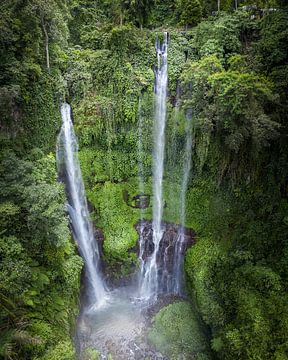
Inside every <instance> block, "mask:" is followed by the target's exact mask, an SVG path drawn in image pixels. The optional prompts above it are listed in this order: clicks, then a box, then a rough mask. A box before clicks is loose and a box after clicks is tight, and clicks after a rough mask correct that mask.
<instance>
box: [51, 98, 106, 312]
mask: <svg viewBox="0 0 288 360" xmlns="http://www.w3.org/2000/svg"><path fill="white" fill-rule="evenodd" d="M61 117H62V127H61V131H60V134H59V138H58V143H57V162H58V165H59V168H60V169H63V170H64V171H65V183H66V190H67V195H68V206H67V207H68V212H69V216H70V221H71V225H72V229H73V235H74V238H75V240H76V242H77V244H78V248H79V252H80V254H81V256H82V258H83V260H84V263H85V271H86V276H87V279H88V286H87V290H88V296H89V303H90V304H91V305H93V307H94V306H95V307H100V306H101V305H103V303H104V302H105V301H106V298H107V292H106V288H105V284H104V282H103V279H102V277H101V275H100V271H99V262H100V255H99V249H98V244H97V241H96V239H95V238H94V235H93V227H92V223H91V221H90V217H89V211H88V206H87V200H86V197H85V189H84V183H83V180H82V174H81V169H80V164H79V160H78V154H77V153H78V143H77V138H76V135H75V133H74V129H73V123H72V119H71V108H70V106H69V105H68V104H66V103H64V104H62V106H61Z"/></svg>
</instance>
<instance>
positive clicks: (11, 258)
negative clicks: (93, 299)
mask: <svg viewBox="0 0 288 360" xmlns="http://www.w3.org/2000/svg"><path fill="white" fill-rule="evenodd" d="M236 3H238V9H239V10H237V11H234V10H235V9H234V8H235V5H236ZM254 3H255V4H256V5H257V6H258V9H254V8H253V6H252V7H251V5H254ZM242 5H246V6H247V7H246V10H245V11H244V10H241V6H242ZM218 8H219V10H220V13H218V14H216V13H215V14H214V16H210V15H211V13H212V12H216V11H217V10H218ZM260 8H262V9H263V11H262V10H260ZM269 8H270V9H272V10H268V9H269ZM273 9H276V11H274V10H273ZM224 11H226V12H224ZM287 24H288V16H287V7H285V1H276V0H267V1H266V0H261V1H256V2H252V1H238V2H235V1H230V0H222V1H216V0H201V1H200V0H199V1H198V0H191V1H186V0H177V1H173V0H165V1H150V0H149V1H148V0H139V1H138V0H137V1H132V0H131V1H120V0H117V1H111V0H102V1H100V0H75V1H60V0H53V1H49V2H47V1H46V2H45V1H42V0H30V1H20V0H13V1H12V0H5V1H2V2H1V4H0V74H1V75H0V118H1V120H0V139H1V149H0V161H1V167H0V174H1V180H0V185H1V186H0V197H1V203H0V214H1V218H0V224H1V229H0V237H1V239H0V260H1V262H0V283H1V286H0V306H1V307H0V320H1V329H0V358H3V359H35V360H36V359H37V360H38V359H39V360H40V359H57V360H63V359H67V360H68V359H73V358H75V349H74V347H73V345H72V340H71V334H72V333H73V328H74V321H75V316H76V314H77V308H78V294H79V287H80V286H79V281H80V280H79V277H80V272H81V268H82V261H81V259H80V258H79V257H78V256H77V255H76V251H75V246H74V245H73V242H72V241H71V239H70V237H71V236H70V234H69V230H68V221H67V217H66V214H65V208H64V203H65V195H64V189H63V186H62V185H60V184H59V183H58V182H57V176H56V170H55V159H54V156H53V155H52V154H51V152H54V149H55V143H56V138H57V133H58V132H59V127H60V115H59V104H60V101H61V100H62V99H64V98H66V100H68V101H69V102H70V103H71V105H72V108H73V112H74V120H75V129H76V132H77V135H78V138H79V147H80V151H79V156H80V162H81V167H82V171H83V177H84V181H85V186H86V191H87V197H88V200H89V202H90V204H91V207H92V217H93V220H94V221H95V223H96V224H97V226H98V227H99V228H101V229H102V230H103V233H104V238H105V241H104V258H105V262H106V265H107V269H108V270H109V271H110V272H111V273H112V274H114V275H116V274H117V275H118V276H122V275H126V274H128V273H129V272H131V271H133V270H134V269H135V266H137V259H136V255H135V252H133V249H134V248H135V245H136V241H137V232H136V230H135V227H134V226H135V224H136V223H137V222H138V220H139V219H140V210H139V209H136V208H134V207H133V197H134V196H135V195H137V194H138V193H139V178H138V176H139V168H138V161H139V148H138V140H139V126H138V124H139V119H140V117H141V120H142V123H143V129H142V130H143V131H142V136H143V139H144V140H145V141H144V142H143V149H142V153H141V158H142V159H143V165H144V166H143V174H142V175H143V177H144V183H145V193H147V194H148V195H151V192H152V191H151V163H152V155H151V153H152V126H153V125H152V121H153V80H154V74H153V70H152V69H153V66H155V65H156V61H157V60H156V58H155V48H154V44H155V40H156V38H157V37H159V38H160V39H161V38H162V36H163V35H162V30H163V29H165V30H168V31H169V36H170V44H169V55H168V56H169V59H168V62H169V104H168V119H167V124H168V125H167V129H166V130H167V144H168V145H169V146H168V147H167V153H166V164H165V166H166V169H167V170H166V173H165V179H164V197H165V203H166V206H165V209H164V220H166V221H169V222H175V223H179V221H180V219H179V213H177V205H179V201H180V196H179V194H180V184H181V180H182V179H181V178H180V176H179V174H180V171H179V168H180V166H181V164H180V162H179V161H178V158H180V157H181V154H182V152H183V147H184V143H185V132H184V129H185V113H186V111H187V110H188V109H192V110H193V158H192V160H193V166H192V173H191V175H192V176H191V182H190V184H189V189H188V192H187V198H186V204H187V209H186V214H187V219H186V226H188V227H192V228H193V229H194V230H195V231H196V232H197V244H196V245H195V246H194V247H193V248H191V249H190V250H189V251H188V253H187V256H186V263H185V269H186V274H187V287H188V288H189V291H190V292H191V298H192V299H193V304H195V309H197V310H198V311H199V316H200V317H201V319H202V320H203V322H204V323H205V325H206V326H207V328H208V330H209V333H211V347H212V351H213V356H214V357H215V358H219V359H224V360H225V359H228V360H230V359H240V360H242V359H243V360H246V359H253V360H254V359H255V360H256V359H265V360H266V359H267V360H269V359H271V360H272V359H273V360H280V359H281V360H282V359H286V358H287V357H288V340H287V333H288V325H287V318H288V317H287V316H288V307H287V283H288V262H287V255H288V244H287V238H288V228H287V225H288V220H287V219H288V215H287V211H288V204H287V197H288V190H287V176H288V174H287V171H288V164H287V161H288V159H287V154H288V152H287V150H288V144H287V110H288V101H287V86H288V84H287V81H288V80H287V79H288V76H287V74H288V52H287V50H288V48H287V46H288V45H287ZM177 83H178V90H179V84H180V83H181V84H180V85H181V86H180V88H181V91H180V92H181V98H180V108H179V109H178V110H175V108H174V105H175V102H176V96H177ZM178 100H179V99H178ZM170 145H171V146H170ZM172 145H173V147H172ZM173 152H176V153H177V154H178V156H177V158H175V154H174V155H173ZM173 156H174V158H173ZM152 202H153V198H152V197H151V203H150V207H149V208H147V209H145V210H144V211H143V216H144V218H145V219H151V206H152ZM196 320H197V319H196V317H195V315H194V314H193V312H191V308H190V306H189V305H188V304H186V303H182V302H181V303H176V304H173V305H170V306H169V307H167V308H165V309H163V310H162V311H161V312H160V313H159V314H158V315H156V317H155V321H154V325H153V329H152V332H151V333H152V334H155V332H157V334H158V333H159V334H161V336H160V335H159V336H158V337H155V336H154V335H151V341H154V343H155V345H156V346H157V347H158V348H159V349H160V350H161V351H163V352H164V353H167V354H169V355H171V356H172V357H175V358H177V356H178V355H179V354H180V353H181V351H183V352H187V354H191V353H193V352H195V351H196V352H197V353H205V354H206V355H207V356H210V354H209V351H208V347H207V346H206V344H204V342H203V340H202V337H200V338H199V339H198V338H197V336H200V335H199V331H200V328H199V327H198V325H196V324H197V321H196ZM171 324H173V327H171ZM196 332H197V334H198V335H196ZM200 332H201V331H200ZM179 334H180V337H181V339H183V341H184V344H183V343H181V344H180V343H179V342H178V340H177V339H178V337H179ZM192 334H195V336H194V335H193V336H192ZM164 339H165V340H164ZM196 340H197V341H196ZM202 346H203V347H202ZM196 348H197V350H195V349H196ZM206 355H204V354H203V355H199V354H198V355H197V356H198V358H199V359H200V358H201V359H204V358H205V356H206ZM189 356H190V355H187V357H188V358H189ZM87 357H88V358H95V359H96V358H97V357H98V353H97V352H94V351H92V350H91V351H90V352H89V353H88V354H87Z"/></svg>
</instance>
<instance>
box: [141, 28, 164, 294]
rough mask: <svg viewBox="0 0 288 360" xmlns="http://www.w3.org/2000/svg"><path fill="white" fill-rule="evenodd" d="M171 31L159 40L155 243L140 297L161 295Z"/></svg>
mask: <svg viewBox="0 0 288 360" xmlns="http://www.w3.org/2000/svg"><path fill="white" fill-rule="evenodd" d="M167 50H168V33H167V32H165V33H164V41H163V43H161V42H160V41H159V40H157V41H156V51H157V60H158V67H157V69H155V99H156V100H155V119H154V130H153V133H154V151H153V199H154V200H153V244H154V250H153V253H152V255H151V257H150V258H149V260H148V261H147V263H146V266H145V271H144V278H143V284H142V288H141V296H142V297H144V298H147V299H153V298H155V297H157V294H158V285H159V284H158V267H157V255H158V250H159V244H160V241H161V238H162V228H161V220H162V213H163V196H162V193H163V189H162V187H163V170H164V150H165V124H166V112H167V103H166V100H167V86H168V61H167Z"/></svg>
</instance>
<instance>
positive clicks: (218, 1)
mask: <svg viewBox="0 0 288 360" xmlns="http://www.w3.org/2000/svg"><path fill="white" fill-rule="evenodd" d="M220 1H221V0H217V9H218V14H219V12H220Z"/></svg>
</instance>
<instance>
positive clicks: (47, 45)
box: [42, 19, 50, 73]
mask: <svg viewBox="0 0 288 360" xmlns="http://www.w3.org/2000/svg"><path fill="white" fill-rule="evenodd" d="M42 28H43V32H44V35H45V52H46V66H47V70H48V71H49V73H50V55H49V36H48V32H47V29H46V25H45V22H44V20H43V19H42Z"/></svg>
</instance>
